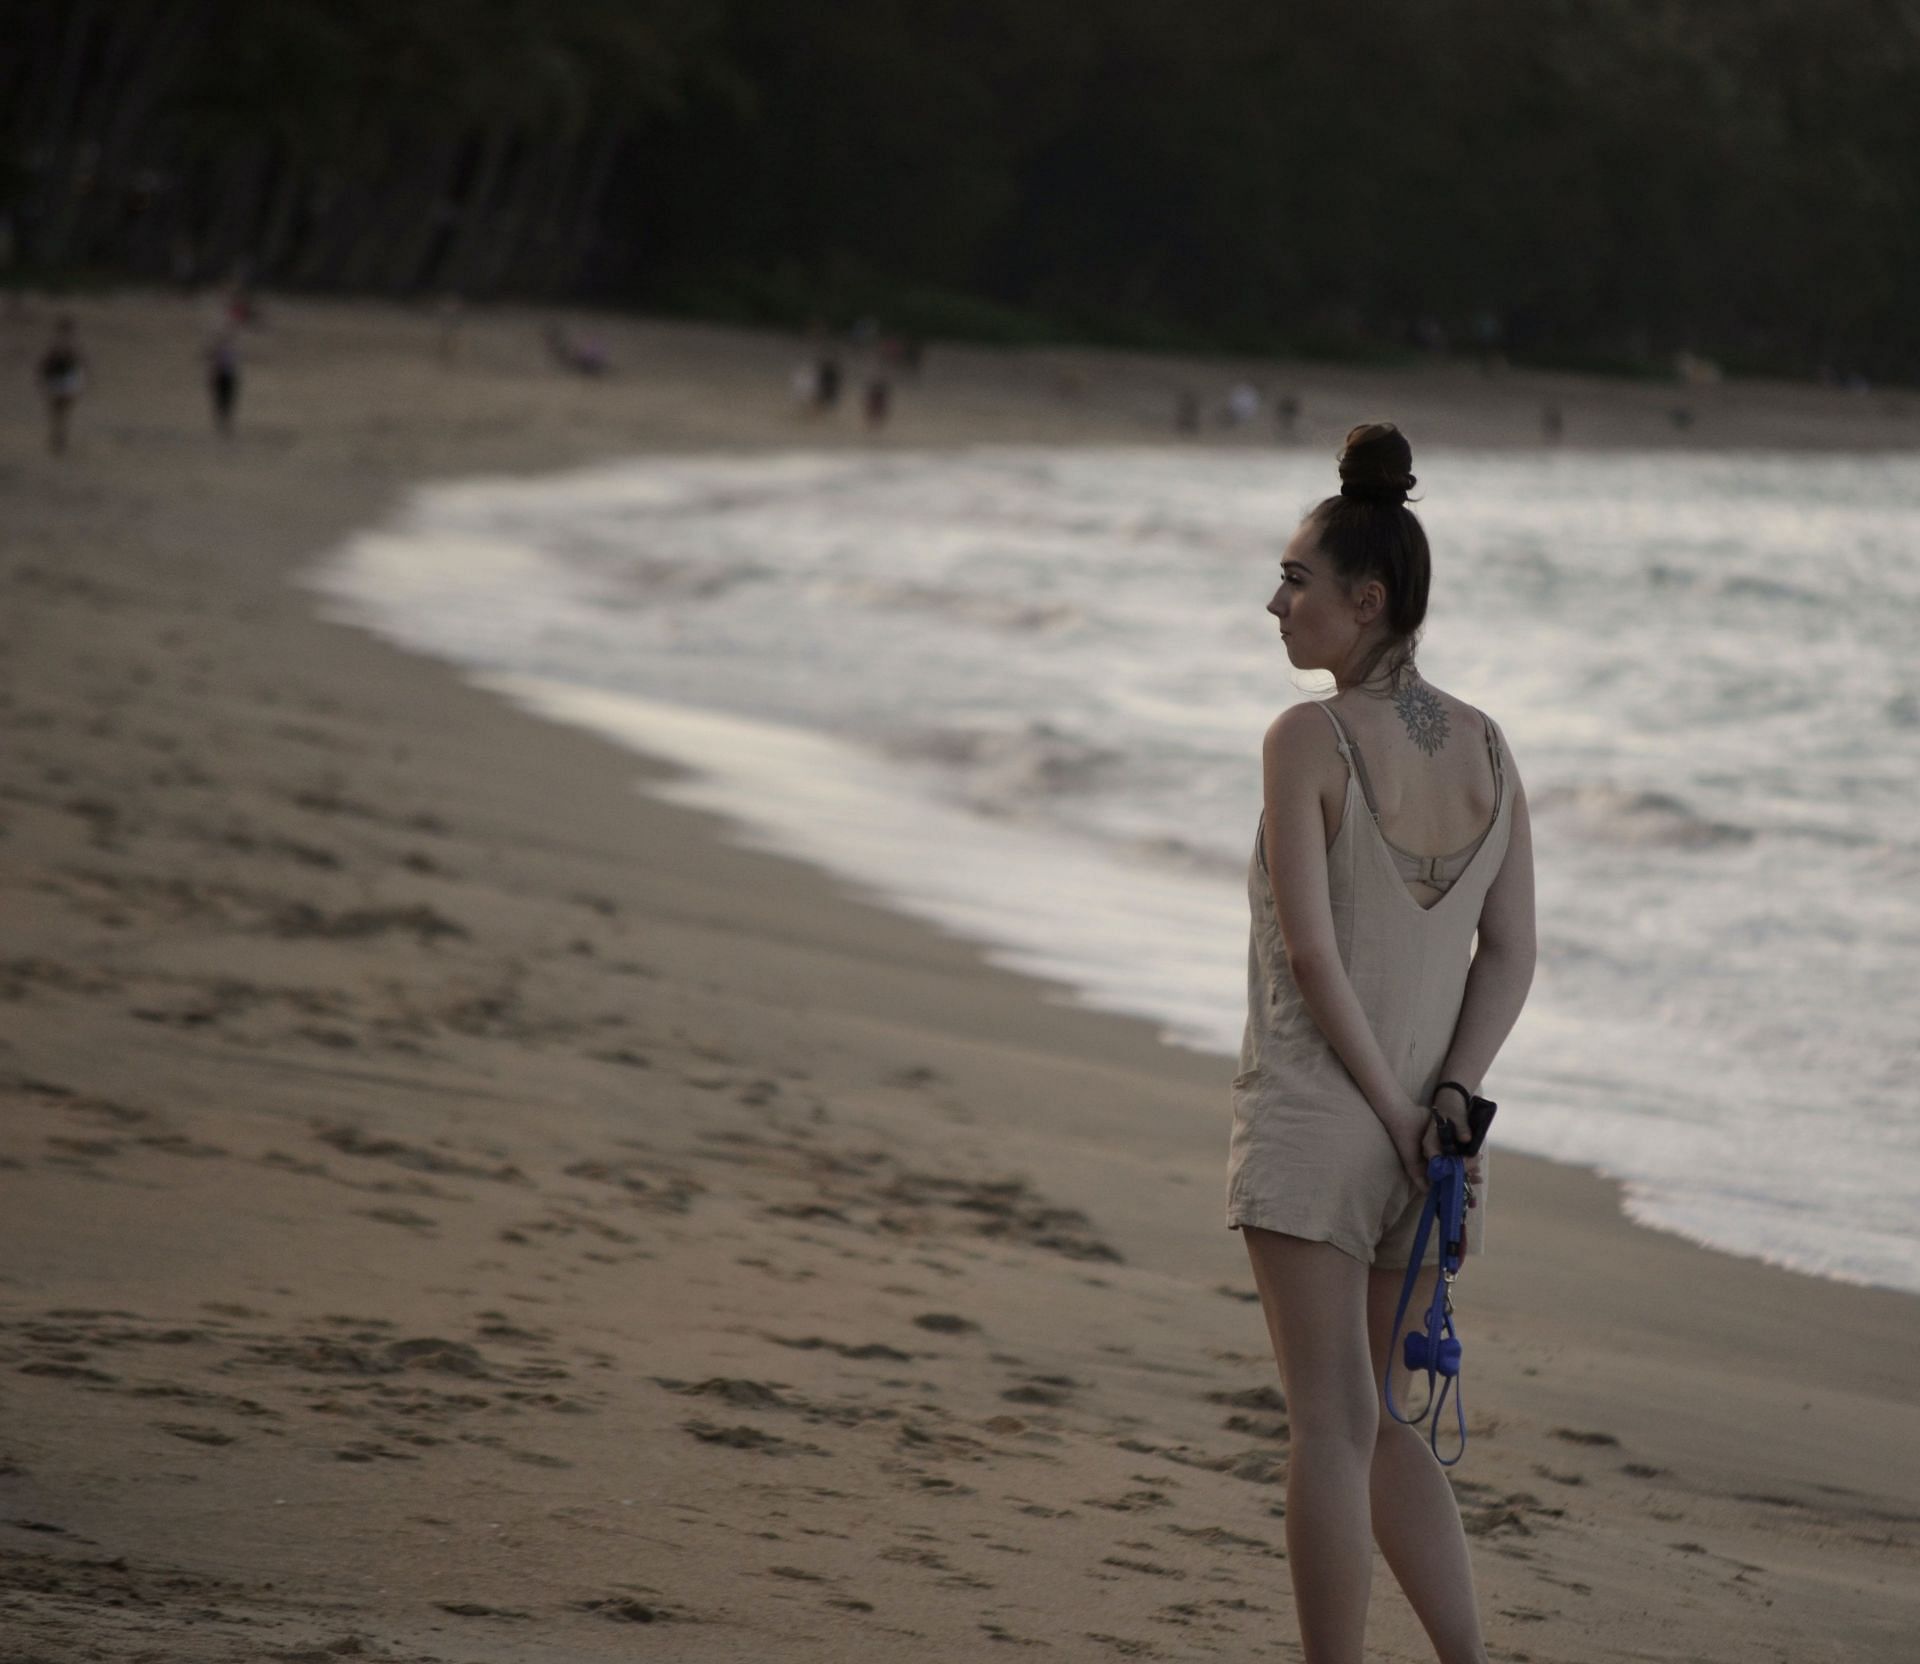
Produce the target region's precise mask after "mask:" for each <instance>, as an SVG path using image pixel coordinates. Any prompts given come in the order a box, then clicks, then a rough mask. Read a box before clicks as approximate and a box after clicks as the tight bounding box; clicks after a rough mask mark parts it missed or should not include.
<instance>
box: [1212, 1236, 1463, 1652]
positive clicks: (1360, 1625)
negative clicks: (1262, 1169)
mask: <svg viewBox="0 0 1920 1664" xmlns="http://www.w3.org/2000/svg"><path fill="white" fill-rule="evenodd" d="M1241 1235H1242V1236H1243V1237H1245V1238H1246V1243H1247V1255H1248V1258H1250V1259H1251V1260H1252V1261H1253V1280H1254V1283H1255V1286H1257V1287H1258V1288H1259V1290H1260V1305H1261V1308H1262V1310H1264V1311H1265V1313H1266V1318H1267V1333H1268V1335H1269V1337H1270V1338H1271V1339H1272V1341H1273V1355H1274V1359H1275V1361H1276V1362H1277V1363H1278V1364H1279V1366H1280V1378H1281V1381H1282V1383H1283V1385H1284V1387H1285V1390H1286V1395H1287V1420H1288V1423H1289V1425H1290V1439H1291V1445H1292V1451H1291V1460H1290V1463H1289V1465H1288V1469H1287V1565H1288V1570H1289V1571H1290V1573H1291V1574H1292V1578H1293V1597H1294V1605H1295V1607H1296V1609H1297V1611H1298V1614H1299V1619H1300V1644H1301V1646H1302V1648H1303V1649H1304V1651H1305V1654H1306V1664H1361V1660H1362V1657H1363V1653H1364V1647H1365V1640H1366V1630H1367V1597H1368V1594H1369V1592H1370V1590H1371V1587H1372V1582H1373V1530H1372V1522H1371V1519H1370V1518H1369V1514H1370V1506H1369V1502H1368V1484H1369V1479H1370V1475H1371V1473H1372V1468H1373V1461H1374V1452H1375V1449H1376V1434H1377V1432H1378V1428H1379V1420H1380V1411H1379V1403H1378V1400H1379V1390H1380V1389H1379V1386H1378V1384H1377V1382H1376V1379H1375V1376H1374V1373H1373V1360H1372V1354H1371V1352H1370V1350H1369V1345H1368V1336H1367V1268H1366V1267H1365V1266H1364V1265H1362V1264H1361V1263H1360V1261H1358V1260H1356V1259H1354V1258H1353V1257H1352V1256H1351V1255H1350V1254H1346V1253H1344V1252H1342V1251H1341V1250H1340V1249H1338V1248H1335V1247H1334V1246H1333V1245H1332V1244H1331V1243H1326V1242H1309V1241H1307V1240H1306V1239H1304V1238H1302V1237H1296V1236H1285V1235H1282V1234H1281V1233H1280V1232H1277V1231H1263V1230H1258V1229H1255V1228H1254V1227H1252V1226H1247V1227H1245V1228H1243V1229H1242V1231H1241ZM1457 1523H1458V1522H1457V1521H1456V1526H1457Z"/></svg>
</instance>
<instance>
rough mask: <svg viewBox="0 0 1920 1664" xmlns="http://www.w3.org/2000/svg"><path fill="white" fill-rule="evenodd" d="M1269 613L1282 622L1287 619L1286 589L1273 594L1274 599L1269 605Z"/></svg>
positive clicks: (1277, 590)
mask: <svg viewBox="0 0 1920 1664" xmlns="http://www.w3.org/2000/svg"><path fill="white" fill-rule="evenodd" d="M1267 611H1268V612H1270V613H1272V614H1273V616H1274V617H1275V618H1278V619H1282V620H1284V619H1285V618H1286V616H1287V592H1286V591H1285V590H1284V589H1276V590H1275V591H1274V592H1273V599H1272V600H1271V601H1269V602H1268V603H1267Z"/></svg>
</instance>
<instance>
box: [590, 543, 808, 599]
mask: <svg viewBox="0 0 1920 1664" xmlns="http://www.w3.org/2000/svg"><path fill="white" fill-rule="evenodd" d="M772 575H773V574H772V572H771V571H770V570H769V569H768V568H767V567H765V566H762V565H759V564H758V563H756V562H753V561H737V562H734V563H732V564H730V565H721V564H716V563H715V562H713V561H708V560H686V559H676V558H674V557H672V556H666V555H635V554H628V555H626V556H625V557H624V558H623V559H622V560H621V562H620V564H619V565H618V566H614V567H601V568H599V569H597V570H596V571H595V572H594V574H593V577H594V581H595V584H596V586H597V591H598V594H597V599H598V600H600V601H601V602H602V603H603V604H606V605H611V606H615V607H622V608H631V607H644V606H657V605H661V604H664V603H667V602H673V601H714V600H718V599H719V598H720V597H721V596H723V595H726V594H729V593H730V592H731V591H733V590H736V589H738V588H740V587H741V586H742V585H743V584H750V583H761V582H764V581H765V580H766V579H768V578H769V577H771V576H772Z"/></svg>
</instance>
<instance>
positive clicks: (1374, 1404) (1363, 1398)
mask: <svg viewBox="0 0 1920 1664" xmlns="http://www.w3.org/2000/svg"><path fill="white" fill-rule="evenodd" d="M1247 1247H1248V1251H1249V1253H1250V1254H1251V1256H1252V1258H1253V1262H1254V1281H1255V1283H1256V1284H1257V1285H1258V1286H1259V1289H1260V1298H1261V1304H1262V1306H1263V1308H1264V1309H1265V1312H1266V1317H1267V1327H1268V1329H1269V1331H1270V1332H1271V1334H1272V1338H1273V1343H1274V1353H1275V1357H1276V1359H1277V1361H1278V1362H1279V1365H1280V1373H1281V1376H1282V1378H1283V1379H1284V1381H1285V1384H1286V1389H1287V1419H1288V1421H1289V1423H1290V1424H1291V1427H1292V1437H1293V1440H1294V1443H1295V1445H1296V1446H1298V1445H1299V1444H1300V1443H1301V1442H1302V1441H1303V1440H1307V1441H1312V1442H1314V1443H1315V1444H1320V1443H1322V1442H1325V1443H1329V1444H1340V1445H1345V1446H1348V1447H1350V1448H1351V1449H1352V1450H1353V1451H1355V1452H1356V1453H1360V1454H1365V1453H1369V1452H1371V1451H1372V1449H1373V1442H1374V1438H1375V1435H1376V1433H1377V1430H1378V1423H1379V1413H1380V1412H1379V1388H1378V1385H1377V1383H1376V1379H1375V1376H1374V1371H1373V1358H1372V1352H1371V1348H1370V1347H1369V1344H1368V1335H1367V1295H1366V1268H1365V1266H1363V1265H1361V1264H1360V1263H1359V1262H1358V1261H1357V1260H1355V1259H1353V1258H1352V1256H1350V1255H1348V1254H1346V1253H1344V1252H1342V1251H1341V1250H1340V1249H1337V1248H1335V1247H1333V1246H1332V1245H1331V1244H1329V1243H1325V1242H1310V1241H1306V1240H1304V1239H1302V1238H1299V1237H1289V1236H1283V1235H1280V1234H1278V1233H1275V1232H1270V1231H1261V1232H1258V1233H1257V1234H1256V1233H1255V1232H1253V1231H1248V1232H1247Z"/></svg>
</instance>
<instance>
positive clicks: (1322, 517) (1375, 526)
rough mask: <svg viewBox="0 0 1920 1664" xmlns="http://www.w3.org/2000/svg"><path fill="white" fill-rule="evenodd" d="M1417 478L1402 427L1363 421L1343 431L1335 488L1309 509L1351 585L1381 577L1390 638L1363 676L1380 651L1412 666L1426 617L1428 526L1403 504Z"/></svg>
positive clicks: (1394, 663) (1323, 545) (1393, 665)
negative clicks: (1334, 494)
mask: <svg viewBox="0 0 1920 1664" xmlns="http://www.w3.org/2000/svg"><path fill="white" fill-rule="evenodd" d="M1416 483H1417V482H1416V480H1415V479H1414V474H1413V447H1412V446H1411V445H1409V444H1408V443H1407V440H1406V435H1404V434H1403V433H1401V431H1400V430H1399V429H1398V428H1397V427H1395V426H1394V425H1393V424H1392V423H1391V422H1366V423H1363V424H1361V426H1359V427H1357V428H1354V429H1353V430H1352V431H1351V432H1349V433H1348V435H1347V442H1346V444H1345V445H1344V446H1343V447H1342V449H1341V451H1340V495H1339V496H1337V497H1327V498H1325V499H1323V500H1322V501H1321V502H1319V503H1316V504H1315V505H1314V506H1313V508H1311V509H1310V510H1308V512H1307V523H1308V524H1309V525H1311V526H1312V527H1313V528H1314V531H1315V534H1316V537H1317V539H1318V542H1319V546H1320V550H1321V552H1322V553H1323V554H1324V555H1326V557H1327V558H1328V560H1329V561H1330V562H1331V563H1332V565H1333V569H1334V570H1335V571H1336V572H1338V573H1339V575H1340V577H1341V578H1342V580H1343V581H1344V582H1345V583H1346V585H1347V587H1348V589H1349V590H1356V589H1358V588H1359V587H1360V586H1361V585H1362V584H1364V583H1365V582H1366V581H1367V580H1368V579H1369V578H1378V579H1379V580H1380V585H1381V587H1382V588H1383V589H1384V590H1385V591H1386V592H1387V604H1386V613H1385V616H1386V621H1387V639H1386V640H1385V641H1384V642H1382V643H1381V645H1380V648H1379V650H1378V651H1377V652H1376V653H1375V654H1374V655H1373V657H1372V658H1370V659H1369V660H1368V661H1367V663H1366V664H1365V666H1364V667H1363V673H1362V675H1361V676H1360V678H1359V680H1361V681H1365V680H1366V679H1367V678H1368V677H1370V676H1371V675H1372V674H1373V672H1374V670H1375V668H1376V667H1377V666H1378V665H1379V664H1380V661H1381V660H1382V659H1383V658H1384V659H1386V660H1388V674H1389V675H1390V676H1393V677H1397V676H1398V675H1399V674H1400V672H1401V671H1402V670H1404V669H1406V668H1407V667H1408V666H1410V665H1411V664H1412V663H1413V653H1414V648H1415V647H1416V646H1417V645H1418V643H1419V639H1420V626H1421V625H1422V624H1423V623H1425V622H1426V617H1427V587H1428V584H1429V582H1430V580H1431V578H1432V574H1433V560H1432V556H1431V555H1430V554H1429V552H1428V550H1427V534H1426V532H1425V531H1424V530H1423V529H1422V528H1421V525H1420V522H1419V520H1418V519H1417V518H1416V517H1415V515H1414V512H1413V510H1412V509H1410V508H1408V507H1407V506H1406V502H1407V493H1408V492H1409V491H1411V490H1412V489H1413V488H1414V485H1415V484H1416Z"/></svg>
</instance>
